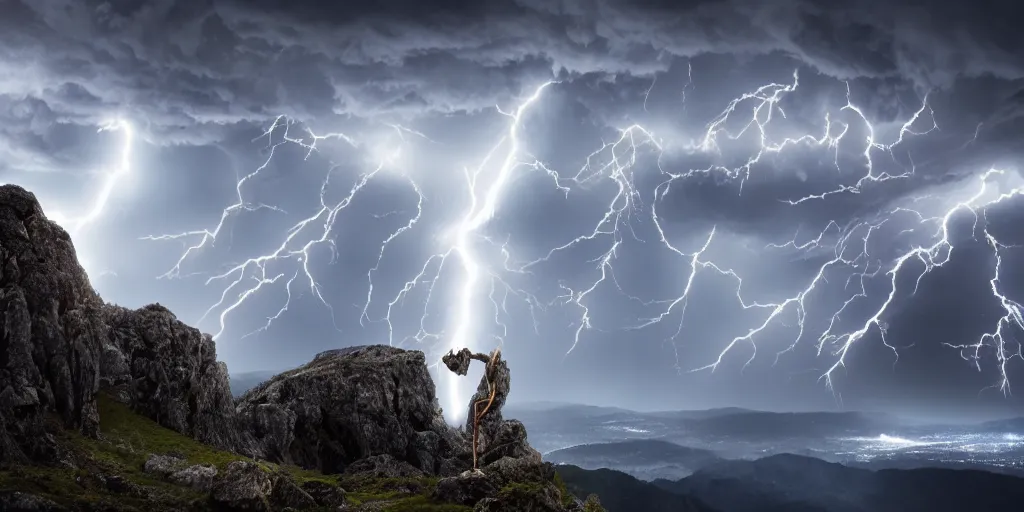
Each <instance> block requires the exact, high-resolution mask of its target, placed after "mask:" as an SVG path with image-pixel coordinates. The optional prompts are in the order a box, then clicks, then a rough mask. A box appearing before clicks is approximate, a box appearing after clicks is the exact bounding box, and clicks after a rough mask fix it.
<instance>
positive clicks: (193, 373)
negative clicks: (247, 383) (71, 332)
mask: <svg viewBox="0 0 1024 512" xmlns="http://www.w3.org/2000/svg"><path fill="white" fill-rule="evenodd" d="M104 313H105V314H104V318H105V320H106V324H107V325H108V326H109V331H108V336H107V337H106V338H105V340H104V343H103V352H102V365H101V382H102V384H103V386H104V388H106V389H108V390H111V391H113V392H115V396H116V397H117V398H118V399H119V400H121V401H122V402H124V403H126V404H128V405H130V406H131V407H132V409H134V410H135V411H138V412H139V413H141V414H143V415H145V416H147V417H149V418H152V419H153V420H154V421H156V422H157V423H159V424H161V425H163V426H165V427H167V428H170V429H172V430H175V431H177V432H180V433H182V434H185V435H187V436H189V437H192V438H193V439H196V440H198V441H202V442H204V443H207V444H210V445H212V446H216V447H217V448H221V449H224V450H231V451H235V452H237V453H242V454H244V455H253V450H252V442H251V440H250V438H249V436H247V435H246V432H245V429H244V428H240V425H239V424H238V422H237V421H236V420H235V407H234V398H233V397H232V395H231V388H230V386H229V381H228V369H227V366H226V365H225V364H224V363H222V362H219V361H217V352H216V347H215V345H214V343H213V339H212V338H211V337H210V336H209V335H207V334H203V333H201V332H199V330H198V329H196V328H194V327H190V326H188V325H186V324H184V323H182V322H180V321H179V320H178V319H177V317H175V316H174V313H171V311H170V310H168V309H167V308H165V307H163V306H161V305H159V304H151V305H148V306H144V307H142V308H139V309H137V310H130V309H126V308H122V307H118V306H112V305H111V306H106V307H105V308H104Z"/></svg>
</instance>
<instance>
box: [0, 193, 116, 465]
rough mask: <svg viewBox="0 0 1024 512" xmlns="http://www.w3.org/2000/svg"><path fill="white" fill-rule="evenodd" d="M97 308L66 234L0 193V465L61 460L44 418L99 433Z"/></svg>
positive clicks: (13, 196) (31, 202)
mask: <svg viewBox="0 0 1024 512" xmlns="http://www.w3.org/2000/svg"><path fill="white" fill-rule="evenodd" d="M102 308H103V302H102V301H101V300H100V298H99V296H97V294H96V292H95V291H93V288H92V285H91V284H90V283H89V278H88V276H86V274H85V271H84V270H83V269H82V267H81V265H79V264H78V259H77V257H76V254H75V248H74V246H72V244H71V238H70V237H69V236H68V234H67V233H66V232H65V231H64V230H63V229H62V228H61V227H60V226H58V225H56V224H54V223H52V222H50V221H48V220H47V219H46V216H45V215H43V211H42V209H41V208H40V207H39V203H38V201H36V198H35V196H34V195H33V194H32V193H30V192H27V191H26V190H25V189H23V188H21V187H17V186H13V185H4V186H0V312H2V313H3V316H2V320H0V461H27V460H47V461H51V462H53V461H56V460H57V459H59V458H60V454H59V453H58V447H57V445H56V443H55V441H54V439H53V437H52V436H50V435H48V431H47V429H46V425H45V422H46V418H47V414H48V413H56V415H57V417H58V418H59V419H60V421H61V422H62V423H63V425H64V426H65V427H68V428H76V429H79V430H81V431H82V432H83V433H85V434H87V435H95V434H96V429H97V427H98V423H99V415H98V413H97V411H96V401H95V398H94V397H95V395H96V391H97V390H98V389H99V376H100V368H99V364H100V363H99V355H100V350H101V347H102V345H103V341H104V339H105V337H106V326H105V325H104V324H103V315H102Z"/></svg>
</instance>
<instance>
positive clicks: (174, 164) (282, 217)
mask: <svg viewBox="0 0 1024 512" xmlns="http://www.w3.org/2000/svg"><path fill="white" fill-rule="evenodd" d="M834 4H835V2H829V1H824V0H817V1H815V0H779V1H773V2H757V1H753V0H750V1H746V0H731V1H727V0H703V1H692V0H681V1H669V0H639V1H629V2H627V1H625V0H561V1H552V0H502V1H481V0H444V1H438V0H435V1H412V0H389V1H385V2H334V3H328V2H315V1H307V0H289V1H283V0H255V1H254V0H250V1H245V2H242V1H237V2H235V1H228V0H155V1H153V0H146V1H143V0H108V1H98V0H74V1H72V0H67V1H61V0H35V1H28V0H24V1H21V0H0V12H2V16H0V34H3V35H2V37H0V181H2V182H5V183H15V184H18V185H22V186H24V187H26V188H28V189H30V190H31V191H33V192H35V193H36V195H37V196H38V197H39V199H40V201H41V202H42V203H43V206H44V209H45V210H46V212H47V214H48V215H49V216H50V217H51V218H55V219H57V220H58V221H60V222H62V224H63V225H65V227H66V228H67V229H68V230H69V231H70V232H71V233H72V236H73V238H74V240H75V243H76V246H77V247H78V250H79V256H80V259H81V260H82V261H83V263H84V264H85V266H86V268H87V270H88V271H89V272H90V276H91V278H92V281H93V283H94V285H95V286H96V288H97V289H98V291H99V292H100V293H101V295H102V296H103V297H104V298H105V299H107V300H109V301H113V302H117V303H120V304H122V305H126V306H132V307H137V306H141V305H143V304H146V303H150V302H160V303H161V304H164V305H166V306H168V307H170V308H171V309H172V310H173V311H175V312H176V314H177V315H178V317H179V318H180V319H182V320H184V321H186V322H188V323H190V324H194V325H198V326H199V327H200V328H201V329H203V330H204V331H206V332H210V333H211V334H216V335H217V337H216V339H217V346H218V351H219V356H220V358H221V359H222V360H224V361H226V362H227V363H228V365H229V367H230V368H231V369H232V371H233V372H243V371H256V370H280V369H284V368H288V367H292V366H295V365H298V364H301V363H303V362H305V361H308V360H309V359H310V358H311V357H312V356H313V355H314V354H315V353H317V352H319V351H322V350H326V349H331V348H339V347H344V346H351V345H360V344H368V343H389V342H390V343H393V344H396V345H400V346H403V347H407V348H419V349H422V350H424V351H426V352H427V353H428V356H429V360H430V361H431V362H433V361H435V360H436V359H437V358H438V357H439V356H440V354H441V353H443V352H444V351H446V350H447V349H448V348H450V347H453V346H464V345H466V346H470V347H471V348H473V349H475V350H479V351H489V350H491V349H493V348H494V347H496V346H499V345H500V346H501V347H502V350H503V353H504V355H505V357H506V358H507V359H508V360H509V364H510V366H511V368H512V370H513V383H514V385H513V394H512V397H511V399H512V400H514V401H528V400H565V401H576V402H586V403H593V404H610V405H619V406H624V407H632V408H637V409H670V408H702V407H716V406H731V405H736V406H745V407H756V408H761V409H774V410H811V409H824V410H835V409H845V410H865V409H867V410H887V411H892V412H901V413H904V414H927V415H933V416H943V417H965V416H969V417H973V416H983V415H984V416H988V415H996V414H998V415H1006V414H1015V413H1020V412H1021V411H1022V405H1024V402H1022V401H1021V399H1020V398H1018V397H1019V396H1021V392H1018V393H1016V394H1014V393H1013V391H1014V390H1015V389H1016V388H1015V387H1014V386H1020V387H1021V388H1022V389H1024V370H1022V368H1024V361H1022V358H1021V356H1020V345H1019V344H1018V340H1020V339H1021V337H1022V336H1024V332H1022V330H1021V326H1020V325H1019V323H1018V322H1019V321H1020V306H1019V305H1018V303H1017V302H1015V301H1017V300H1024V299H1022V297H1024V274H1022V271H1021V269H1022V268H1024V266H1022V264H1024V249H1019V248H1016V247H1014V245H1018V244H1024V230H1022V229H1020V226H1021V224H1020V223H1021V222H1024V197H1021V195H1019V194H1020V192H1019V191H1020V190H1024V189H1021V188H1020V187H1024V178H1022V176H1021V173H1020V163H1021V157H1022V153H1024V151H1022V150H1024V144H1022V142H1021V141H1022V138H1021V135H1022V134H1024V117H1022V116H1024V36H1022V35H1021V32H1020V30H1019V29H1018V27H1017V26H1016V24H1017V23H1018V22H1019V20H1020V19H1022V15H1024V12H1021V8H1020V7H1018V6H1017V5H1016V4H1017V2H1012V1H996V0H988V1H975V2H926V1H924V0H901V1H899V2H894V1H890V0H860V1H858V2H845V3H844V5H843V6H842V7H840V6H837V5H834ZM382 247H383V250H382ZM997 271H998V273H997ZM975 345H977V346H975ZM477 375H478V374H477V373H471V375H470V377H469V378H463V380H462V381H460V382H461V384H459V386H461V387H458V386H455V385H454V384H453V380H452V379H451V378H449V377H448V376H447V375H445V376H444V377H443V378H441V379H439V380H438V386H439V395H440V396H441V401H442V405H443V406H445V407H446V408H447V409H451V408H452V407H453V406H452V404H453V403H458V404H459V408H461V404H462V403H463V401H464V400H465V398H466V397H467V396H468V394H467V391H466V389H467V386H469V385H470V383H471V381H473V382H475V379H476V376H477ZM1018 381H1019V382H1018ZM453 386H455V387H453ZM453 389H454V390H455V391H452V390H453Z"/></svg>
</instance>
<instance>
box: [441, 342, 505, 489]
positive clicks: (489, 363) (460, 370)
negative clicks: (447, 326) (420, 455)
mask: <svg viewBox="0 0 1024 512" xmlns="http://www.w3.org/2000/svg"><path fill="white" fill-rule="evenodd" d="M473 359H476V360H477V361H481V362H483V363H484V365H485V366H484V375H483V377H482V378H481V379H480V384H479V386H477V390H476V393H475V394H474V395H473V398H472V399H471V400H470V402H469V414H468V416H467V417H466V429H467V430H469V429H472V432H473V470H474V471H475V470H478V467H477V459H478V456H477V454H478V451H479V446H480V444H481V440H482V441H483V445H484V446H487V444H488V443H489V442H490V441H492V440H493V439H494V438H495V436H496V435H497V433H498V429H499V428H500V426H501V422H502V418H501V408H502V407H503V406H504V405H505V399H506V398H508V392H509V386H510V384H511V379H510V375H509V371H508V365H506V364H505V361H504V360H502V358H501V349H500V348H498V349H494V351H493V352H491V354H490V355H487V354H481V353H473V352H470V350H469V349H468V348H464V349H462V350H460V351H458V352H454V351H449V352H448V354H447V355H445V356H444V357H443V358H441V360H442V361H443V362H444V364H445V366H447V367H448V369H449V370H451V371H453V372H455V373H456V374H457V375H466V372H468V371H469V362H470V360H473ZM481 438H482V439H481Z"/></svg>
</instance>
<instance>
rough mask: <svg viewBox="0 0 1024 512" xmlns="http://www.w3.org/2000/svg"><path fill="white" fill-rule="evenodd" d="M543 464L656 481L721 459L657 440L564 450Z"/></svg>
mask: <svg viewBox="0 0 1024 512" xmlns="http://www.w3.org/2000/svg"><path fill="white" fill-rule="evenodd" d="M544 460H546V461H548V462H553V463H555V464H572V465H574V466H579V467H581V468H584V469H601V468H615V469H618V470H621V471H622V472H624V473H627V474H629V475H632V476H634V477H636V478H639V479H641V480H655V479H657V478H683V477H685V476H688V475H690V474H692V473H693V472H694V471H697V470H699V469H701V468H705V467H708V466H710V465H713V464H716V463H719V462H722V460H723V459H722V458H721V457H719V456H718V454H716V453H715V452H713V451H710V450H703V449H700V448H688V447H685V446H680V445H678V444H675V443H670V442H667V441H662V440H658V439H634V440H627V441H618V442H612V443H599V444H584V445H579V446H573V447H571V448H563V449H561V450H555V451H553V452H550V453H547V454H545V455H544Z"/></svg>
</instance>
